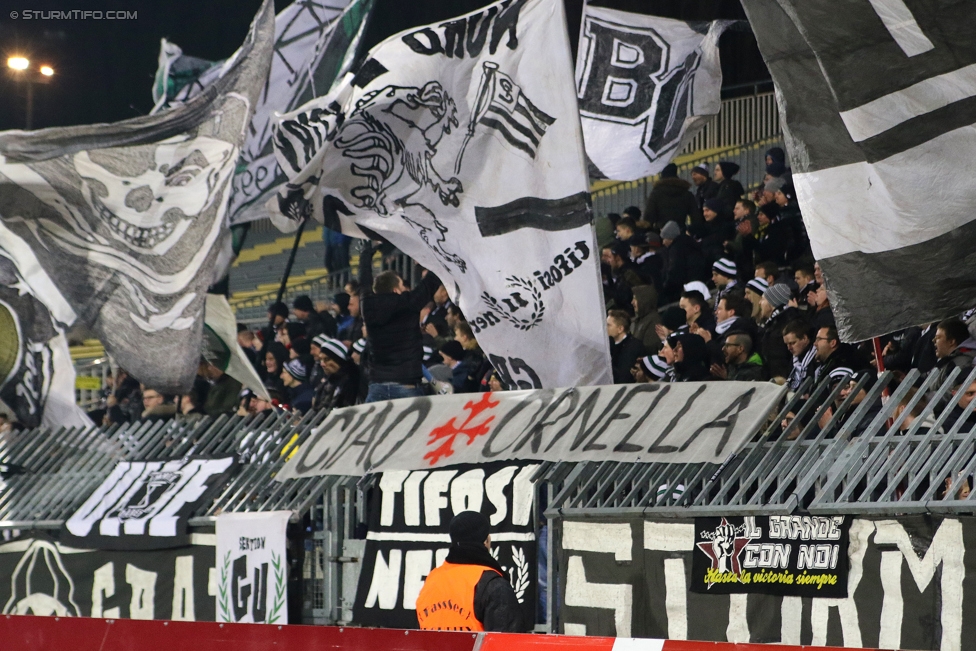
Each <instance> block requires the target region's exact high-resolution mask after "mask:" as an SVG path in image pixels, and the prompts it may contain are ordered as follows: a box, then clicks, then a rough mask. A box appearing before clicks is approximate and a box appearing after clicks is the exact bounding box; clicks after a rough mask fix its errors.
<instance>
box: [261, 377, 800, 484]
mask: <svg viewBox="0 0 976 651" xmlns="http://www.w3.org/2000/svg"><path fill="white" fill-rule="evenodd" d="M783 390H784V389H783V387H779V386H776V385H775V384H764V383H757V382H707V383H705V382H702V383H691V382H689V383H681V384H656V383H655V384H638V385H627V386H604V387H581V388H575V389H543V390H538V391H507V392H496V393H482V394H475V395H450V396H432V397H424V398H413V399H403V400H390V401H386V402H374V403H370V404H366V405H358V406H356V407H347V408H345V409H337V410H335V411H333V412H332V413H331V414H330V415H329V417H328V418H327V419H326V420H325V422H323V423H322V425H320V426H319V427H318V428H317V430H316V431H315V433H314V435H313V436H312V437H311V438H310V439H309V441H308V442H306V443H305V444H304V445H302V447H301V449H300V450H299V451H298V453H297V454H296V455H295V456H294V457H293V458H292V460H291V461H290V462H289V463H288V465H286V466H285V468H284V469H283V470H282V472H281V473H280V474H279V475H278V477H277V479H278V480H279V481H281V480H284V479H294V478H298V477H313V476H316V475H358V474H365V473H367V472H376V471H383V470H419V469H423V468H433V467H440V466H445V465H448V464H457V463H483V462H486V461H504V460H509V459H539V460H542V461H604V460H611V461H643V462H670V463H721V462H722V461H723V460H724V459H725V458H726V457H727V456H728V455H729V453H731V452H734V451H736V450H737V449H738V448H739V447H740V446H741V445H742V444H743V443H744V442H745V441H747V440H748V439H749V437H751V436H752V435H753V434H754V433H755V431H756V430H757V428H758V427H759V426H760V425H761V424H762V423H763V422H765V420H766V416H767V414H768V413H769V411H770V409H772V408H773V406H775V404H776V402H777V401H778V400H779V398H780V396H781V395H782V394H783Z"/></svg>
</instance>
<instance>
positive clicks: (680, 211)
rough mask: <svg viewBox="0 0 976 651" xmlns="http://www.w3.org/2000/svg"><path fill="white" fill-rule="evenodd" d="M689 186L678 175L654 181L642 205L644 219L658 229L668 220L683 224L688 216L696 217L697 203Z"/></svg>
mask: <svg viewBox="0 0 976 651" xmlns="http://www.w3.org/2000/svg"><path fill="white" fill-rule="evenodd" d="M689 188H691V184H690V183H688V181H685V180H684V179H679V178H678V177H673V178H669V179H661V180H660V181H658V182H657V183H655V184H654V188H653V189H652V190H651V194H650V195H648V197H647V204H646V205H645V206H644V215H643V217H644V219H645V220H647V221H648V222H650V224H651V226H652V227H653V228H654V229H655V230H658V231H659V230H661V229H662V228H663V227H664V225H665V224H667V223H668V222H670V221H674V222H677V223H678V225H679V226H684V225H685V223H686V222H687V218H688V217H691V218H692V219H697V216H698V210H699V207H698V203H697V202H696V201H695V195H693V194H692V193H691V191H690V190H689Z"/></svg>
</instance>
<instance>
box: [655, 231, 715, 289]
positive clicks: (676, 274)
mask: <svg viewBox="0 0 976 651" xmlns="http://www.w3.org/2000/svg"><path fill="white" fill-rule="evenodd" d="M710 278H711V265H710V264H709V263H708V262H706V261H705V256H704V254H702V250H701V246H700V245H699V244H698V242H696V241H695V240H694V239H692V238H691V237H690V236H689V235H686V234H684V233H682V234H681V235H679V236H678V237H677V239H675V240H674V242H672V243H671V246H669V247H668V248H667V255H666V257H665V263H664V287H663V290H662V291H661V295H660V296H659V297H658V298H659V300H660V301H662V302H664V303H665V304H667V303H674V302H675V301H677V300H678V299H679V298H681V292H682V291H683V290H684V286H685V283H689V282H691V281H692V280H701V281H703V282H704V281H706V280H709V279H710Z"/></svg>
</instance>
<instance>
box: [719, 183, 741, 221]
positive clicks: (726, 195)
mask: <svg viewBox="0 0 976 651" xmlns="http://www.w3.org/2000/svg"><path fill="white" fill-rule="evenodd" d="M745 192H746V191H745V190H744V189H743V188H742V184H741V183H739V182H738V181H737V180H735V179H725V180H724V181H722V182H721V183H720V184H719V186H718V192H717V194H716V196H717V197H718V199H720V200H721V201H722V203H724V204H725V209H726V210H727V211H728V212H730V213H731V212H732V209H733V208H735V202H736V201H738V200H739V199H741V198H742V195H743V194H745Z"/></svg>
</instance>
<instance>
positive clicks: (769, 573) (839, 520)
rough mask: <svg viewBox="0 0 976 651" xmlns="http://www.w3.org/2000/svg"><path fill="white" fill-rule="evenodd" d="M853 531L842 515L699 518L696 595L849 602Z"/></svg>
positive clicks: (694, 566)
mask: <svg viewBox="0 0 976 651" xmlns="http://www.w3.org/2000/svg"><path fill="white" fill-rule="evenodd" d="M849 528H850V518H846V517H845V516H843V515H835V516H824V517H817V516H809V515H771V516H755V517H753V516H744V517H737V518H736V517H728V518H697V519H696V520H695V552H694V557H693V560H692V572H691V575H692V580H691V590H693V591H694V592H704V593H706V594H708V593H711V594H733V593H748V592H759V593H764V594H778V595H788V596H795V597H833V598H838V597H846V596H847V569H848V567H849V565H850V563H849V561H848V558H847V548H848V543H849V539H848V535H847V534H848V529H849Z"/></svg>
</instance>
